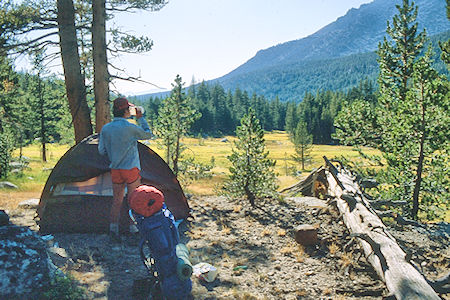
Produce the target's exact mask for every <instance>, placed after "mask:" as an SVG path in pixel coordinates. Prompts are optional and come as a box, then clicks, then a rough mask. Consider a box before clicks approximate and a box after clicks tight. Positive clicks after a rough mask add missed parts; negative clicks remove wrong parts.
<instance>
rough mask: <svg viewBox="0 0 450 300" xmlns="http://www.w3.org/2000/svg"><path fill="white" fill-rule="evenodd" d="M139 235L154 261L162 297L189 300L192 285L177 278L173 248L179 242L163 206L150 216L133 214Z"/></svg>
mask: <svg viewBox="0 0 450 300" xmlns="http://www.w3.org/2000/svg"><path fill="white" fill-rule="evenodd" d="M134 216H135V220H136V222H137V226H138V228H139V232H140V234H141V237H142V239H143V240H144V241H145V243H144V244H143V246H144V247H148V250H149V251H150V253H151V256H152V257H153V258H154V264H155V267H156V272H157V277H158V280H159V283H160V287H161V293H162V296H163V297H164V298H165V299H168V300H172V299H173V300H175V299H189V298H190V297H191V296H190V295H191V289H192V282H191V280H190V278H180V277H179V276H178V275H177V265H178V263H179V258H178V256H177V254H176V245H177V244H178V243H179V235H178V230H177V228H176V226H175V219H174V218H173V216H172V213H171V212H170V211H169V210H168V209H167V207H166V206H165V205H163V207H162V208H161V209H160V210H159V211H158V212H157V213H154V214H153V215H151V216H150V217H144V216H142V215H138V214H134Z"/></svg>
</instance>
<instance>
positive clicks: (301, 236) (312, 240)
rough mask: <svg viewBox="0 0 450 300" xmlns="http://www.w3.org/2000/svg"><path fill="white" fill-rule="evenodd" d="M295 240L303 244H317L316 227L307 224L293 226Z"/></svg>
mask: <svg viewBox="0 0 450 300" xmlns="http://www.w3.org/2000/svg"><path fill="white" fill-rule="evenodd" d="M295 241H296V242H297V243H299V244H302V245H303V246H309V245H315V244H317V242H318V238H317V229H316V228H314V226H312V225H308V224H303V225H300V226H297V228H295Z"/></svg>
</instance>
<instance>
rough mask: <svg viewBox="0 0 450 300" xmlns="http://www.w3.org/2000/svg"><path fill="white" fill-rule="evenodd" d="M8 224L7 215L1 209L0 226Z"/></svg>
mask: <svg viewBox="0 0 450 300" xmlns="http://www.w3.org/2000/svg"><path fill="white" fill-rule="evenodd" d="M8 224H9V216H8V214H7V213H6V212H5V211H4V210H3V209H2V210H0V226H5V225H8Z"/></svg>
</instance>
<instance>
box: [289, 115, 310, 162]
mask: <svg viewBox="0 0 450 300" xmlns="http://www.w3.org/2000/svg"><path fill="white" fill-rule="evenodd" d="M291 140H292V142H293V143H294V147H295V155H294V160H295V161H298V162H300V163H301V164H302V170H304V169H305V163H306V162H308V161H309V160H310V159H311V155H310V154H311V150H312V141H313V138H312V135H311V134H309V133H308V129H307V128H306V123H305V122H303V121H300V122H298V124H297V128H295V131H294V134H291Z"/></svg>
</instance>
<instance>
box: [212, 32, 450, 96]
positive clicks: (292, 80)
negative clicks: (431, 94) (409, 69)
mask: <svg viewBox="0 0 450 300" xmlns="http://www.w3.org/2000/svg"><path fill="white" fill-rule="evenodd" d="M449 38H450V31H446V32H443V33H440V34H436V35H434V36H432V37H431V38H430V40H431V42H432V45H433V50H434V52H435V61H436V65H435V67H436V69H437V70H438V71H439V72H441V73H447V70H446V68H445V65H444V64H443V63H442V62H441V61H440V59H439V55H440V49H439V46H438V41H444V40H448V39H449ZM377 76H378V63H377V55H376V53H375V52H374V51H371V52H366V53H359V54H351V55H348V56H343V57H338V58H329V59H320V60H305V61H300V62H297V63H286V64H280V65H275V66H272V67H266V68H263V69H260V70H254V71H251V72H247V73H242V74H238V75H234V76H232V75H231V73H230V74H229V75H227V76H224V77H222V78H219V79H217V80H215V81H214V82H219V83H220V84H221V85H222V86H223V87H224V88H225V89H232V90H233V89H235V88H236V87H239V88H240V89H242V90H246V91H247V92H248V93H250V94H253V93H255V94H257V95H263V96H265V97H266V98H268V99H274V98H275V97H276V96H278V97H279V99H280V100H282V101H296V102H298V101H299V100H300V99H301V98H302V97H303V96H304V94H305V92H306V91H312V92H314V91H316V90H346V89H348V88H351V87H354V86H356V85H357V84H358V83H359V82H360V81H361V80H362V79H365V78H368V79H369V80H371V81H373V82H375V81H376V78H377Z"/></svg>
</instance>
